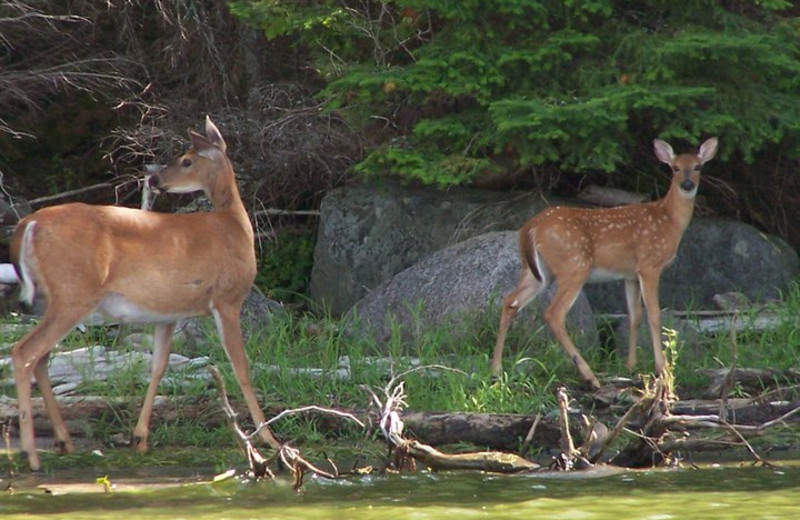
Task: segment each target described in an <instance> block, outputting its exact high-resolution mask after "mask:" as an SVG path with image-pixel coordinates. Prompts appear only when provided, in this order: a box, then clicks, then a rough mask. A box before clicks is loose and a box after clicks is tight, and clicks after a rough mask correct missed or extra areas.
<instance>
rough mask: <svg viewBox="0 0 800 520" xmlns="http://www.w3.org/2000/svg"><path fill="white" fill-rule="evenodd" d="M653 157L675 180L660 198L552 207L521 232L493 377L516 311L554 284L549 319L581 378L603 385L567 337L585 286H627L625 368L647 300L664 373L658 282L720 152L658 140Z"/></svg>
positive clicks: (632, 361)
mask: <svg viewBox="0 0 800 520" xmlns="http://www.w3.org/2000/svg"><path fill="white" fill-rule="evenodd" d="M653 144H654V148H655V153H656V157H658V159H659V160H660V161H661V162H664V163H666V164H668V165H669V167H670V168H671V169H672V183H671V185H670V188H669V191H668V192H667V194H666V196H665V197H664V198H663V199H660V200H657V201H654V202H647V203H644V204H633V205H629V206H620V207H616V208H608V209H581V208H569V207H563V206H562V207H553V208H549V209H546V210H544V211H542V212H541V213H539V214H537V215H536V216H534V217H533V218H532V219H531V220H529V221H528V222H527V223H526V224H525V225H524V226H522V228H521V229H520V231H519V249H520V257H521V259H522V271H521V273H520V277H519V282H518V283H517V287H516V288H515V289H514V290H513V291H511V292H510V293H509V294H508V295H507V296H506V297H505V299H504V300H503V309H502V314H501V316H500V326H499V330H498V334H497V343H496V345H495V347H494V353H493V356H492V365H491V372H492V375H493V376H495V377H496V376H498V375H500V372H501V370H502V356H503V345H504V343H505V339H506V333H507V332H508V327H509V325H510V324H511V321H512V319H513V318H514V316H516V314H517V313H518V312H519V310H520V309H521V308H522V307H524V306H525V305H526V304H527V303H528V302H530V301H531V300H532V299H533V298H534V297H536V296H537V295H538V294H540V293H541V292H542V290H543V289H544V288H545V287H546V286H547V284H549V283H551V282H552V281H555V282H557V289H556V293H555V296H554V297H553V300H552V302H551V303H550V306H549V307H548V308H547V310H546V311H545V312H544V320H545V322H546V323H547V325H548V326H549V327H550V330H551V331H552V332H553V335H554V336H555V338H556V340H558V342H559V343H560V344H561V346H562V347H563V348H564V350H565V351H566V353H567V355H569V357H570V359H572V361H573V362H574V363H575V366H576V367H577V369H578V371H579V372H580V375H581V377H582V378H583V379H585V380H586V381H587V382H589V383H590V384H591V385H592V386H594V387H596V388H597V387H599V386H600V383H599V381H598V380H597V377H595V375H594V373H593V372H592V369H591V368H590V367H589V365H588V364H587V363H586V361H585V360H584V359H583V358H582V357H581V355H580V353H579V352H578V350H577V348H575V345H574V344H573V342H572V340H571V339H570V337H569V334H568V333H567V329H566V327H565V324H564V322H565V320H566V316H567V312H568V311H569V309H570V308H571V307H572V305H573V303H575V299H576V298H577V297H578V293H579V292H580V290H581V288H582V287H583V285H584V284H585V283H587V282H604V281H611V280H620V279H622V280H624V281H625V296H626V299H627V302H628V315H629V320H630V341H629V344H628V360H627V367H628V369H629V370H633V367H634V366H635V365H636V332H637V328H638V326H639V324H640V323H641V319H642V302H641V300H642V298H644V305H645V308H646V309H647V317H648V324H649V325H650V336H651V338H652V341H653V355H654V357H655V370H656V373H657V374H661V373H662V372H663V370H664V365H665V359H664V354H663V352H662V351H661V309H660V307H659V303H658V283H659V278H660V277H661V272H662V271H663V270H664V268H665V267H666V266H667V265H668V264H669V263H670V262H671V261H672V259H673V258H674V257H675V253H676V252H677V250H678V244H680V241H681V237H683V233H684V231H686V227H687V226H688V225H689V221H690V220H691V218H692V212H693V211H694V199H695V195H696V194H697V186H698V183H699V182H700V170H701V168H702V166H703V165H704V164H705V163H706V162H708V161H710V160H711V159H712V158H713V157H714V155H715V154H716V152H717V139H716V138H715V137H712V138H711V139H708V140H707V141H705V142H704V143H703V144H702V145H701V146H700V149H699V150H698V152H697V153H687V154H682V155H678V156H676V155H675V153H674V152H673V151H672V147H671V146H670V145H669V144H668V143H666V142H664V141H661V140H659V139H656V140H655V141H654V143H653Z"/></svg>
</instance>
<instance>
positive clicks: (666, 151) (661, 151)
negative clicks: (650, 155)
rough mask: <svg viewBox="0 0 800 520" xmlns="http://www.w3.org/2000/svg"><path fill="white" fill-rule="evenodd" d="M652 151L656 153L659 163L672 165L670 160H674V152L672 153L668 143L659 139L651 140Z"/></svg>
mask: <svg viewBox="0 0 800 520" xmlns="http://www.w3.org/2000/svg"><path fill="white" fill-rule="evenodd" d="M653 149H654V150H655V151H656V157H658V160H659V161H661V162H663V163H667V164H672V160H673V159H675V152H673V151H672V146H670V145H669V143H668V142H666V141H662V140H661V139H653Z"/></svg>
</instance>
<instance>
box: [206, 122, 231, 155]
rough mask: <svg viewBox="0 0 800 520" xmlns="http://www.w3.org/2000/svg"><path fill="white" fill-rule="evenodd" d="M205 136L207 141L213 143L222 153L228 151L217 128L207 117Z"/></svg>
mask: <svg viewBox="0 0 800 520" xmlns="http://www.w3.org/2000/svg"><path fill="white" fill-rule="evenodd" d="M206 136H207V137H208V140H209V141H211V142H212V143H214V145H216V146H217V148H219V149H220V150H222V151H223V152H224V151H225V150H227V149H228V145H227V144H226V143H225V139H223V138H222V134H221V133H220V131H219V128H217V125H215V124H214V122H213V121H211V118H210V117H208V116H206Z"/></svg>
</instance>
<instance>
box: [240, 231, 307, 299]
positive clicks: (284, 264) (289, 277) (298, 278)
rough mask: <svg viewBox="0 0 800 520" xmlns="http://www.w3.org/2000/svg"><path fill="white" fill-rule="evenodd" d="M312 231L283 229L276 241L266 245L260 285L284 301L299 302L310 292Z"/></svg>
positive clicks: (259, 274) (270, 294)
mask: <svg viewBox="0 0 800 520" xmlns="http://www.w3.org/2000/svg"><path fill="white" fill-rule="evenodd" d="M313 255H314V240H313V236H312V233H311V232H303V233H301V234H292V233H288V232H280V233H278V236H277V237H275V240H274V241H271V242H267V243H264V244H262V247H261V250H260V256H259V259H258V274H257V275H256V282H255V283H256V285H258V286H259V287H260V288H261V289H262V290H263V291H264V293H265V294H267V295H269V296H271V297H273V298H276V299H278V300H281V301H283V302H290V303H298V302H301V301H303V300H304V299H305V295H306V294H307V293H308V280H309V277H310V276H311V267H312V265H313Z"/></svg>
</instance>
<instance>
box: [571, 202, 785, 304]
mask: <svg viewBox="0 0 800 520" xmlns="http://www.w3.org/2000/svg"><path fill="white" fill-rule="evenodd" d="M799 269H800V265H799V262H798V257H797V252H795V251H794V249H792V248H791V247H790V246H789V245H788V244H787V243H786V242H784V241H783V240H781V239H780V238H777V237H775V236H771V235H767V234H765V233H761V232H760V231H758V230H757V229H755V228H754V227H753V226H750V225H747V224H744V223H742V222H737V221H734V220H724V219H704V218H695V219H693V220H692V222H691V224H689V228H688V229H687V230H686V234H685V235H684V236H683V240H682V241H681V245H680V247H679V248H678V254H677V255H676V257H675V261H674V262H673V263H672V264H671V265H670V266H669V267H667V269H666V270H665V271H664V272H663V274H662V275H661V283H660V285H659V300H660V303H661V307H662V308H669V309H673V310H697V309H713V308H715V306H714V300H713V298H714V295H715V294H722V293H728V292H738V293H742V294H744V295H745V296H747V298H749V299H750V300H753V301H764V300H769V299H773V298H777V297H778V296H779V295H780V292H781V291H782V290H783V289H785V288H786V287H787V286H788V284H789V282H791V281H792V280H793V279H794V278H796V277H797V275H798V270H799ZM585 291H586V295H587V296H588V298H589V302H590V303H591V304H592V308H593V309H594V311H595V312H602V313H624V312H627V311H626V309H627V307H626V305H625V288H624V285H623V283H622V282H613V283H606V284H595V285H587V286H586V289H585Z"/></svg>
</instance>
